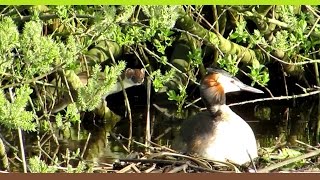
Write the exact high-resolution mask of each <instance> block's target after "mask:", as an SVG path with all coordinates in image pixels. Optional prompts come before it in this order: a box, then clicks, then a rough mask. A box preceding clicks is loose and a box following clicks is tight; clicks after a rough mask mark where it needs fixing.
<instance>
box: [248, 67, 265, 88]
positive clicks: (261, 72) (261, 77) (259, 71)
mask: <svg viewBox="0 0 320 180" xmlns="http://www.w3.org/2000/svg"><path fill="white" fill-rule="evenodd" d="M248 68H249V69H250V70H251V72H250V74H249V77H251V79H252V80H253V81H252V84H251V85H252V86H253V85H254V84H255V83H256V82H257V83H258V84H260V85H261V86H266V85H267V83H268V82H269V73H268V71H267V69H266V68H265V66H264V65H262V64H260V63H259V62H258V61H254V62H253V63H252V66H248Z"/></svg>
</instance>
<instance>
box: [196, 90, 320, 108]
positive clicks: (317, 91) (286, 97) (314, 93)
mask: <svg viewBox="0 0 320 180" xmlns="http://www.w3.org/2000/svg"><path fill="white" fill-rule="evenodd" d="M319 93H320V90H316V91H312V92H309V93H304V94H298V95H292V96H278V97H272V98H261V99H254V100H250V101H243V102H239V103H232V104H229V105H228V106H238V105H243V104H248V103H256V102H261V101H274V100H289V99H296V98H301V97H307V96H312V95H316V94H319ZM205 109H206V108H201V110H205Z"/></svg>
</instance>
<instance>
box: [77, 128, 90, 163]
mask: <svg viewBox="0 0 320 180" xmlns="http://www.w3.org/2000/svg"><path fill="white" fill-rule="evenodd" d="M90 138H91V133H89V135H88V138H87V141H86V144H85V145H84V147H83V150H82V153H81V156H80V157H81V158H83V156H84V153H85V152H86V150H87V147H88V143H89V140H90Z"/></svg>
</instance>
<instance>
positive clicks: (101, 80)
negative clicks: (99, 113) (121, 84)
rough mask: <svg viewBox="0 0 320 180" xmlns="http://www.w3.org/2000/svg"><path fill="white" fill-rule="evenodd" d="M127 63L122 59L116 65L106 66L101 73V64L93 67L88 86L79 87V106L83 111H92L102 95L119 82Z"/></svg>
mask: <svg viewBox="0 0 320 180" xmlns="http://www.w3.org/2000/svg"><path fill="white" fill-rule="evenodd" d="M125 66H126V64H125V62H124V61H120V62H119V64H117V65H114V66H111V67H109V66H106V67H105V70H104V73H103V74H101V73H100V69H101V68H100V66H99V65H96V66H94V67H93V72H92V76H91V77H90V78H89V79H88V84H87V86H83V87H80V88H79V89H78V98H77V106H78V108H79V110H81V111H92V110H93V109H95V108H96V107H97V106H98V105H99V104H100V103H101V100H102V98H101V97H102V96H103V95H104V94H106V93H107V92H108V91H109V89H110V88H111V87H112V86H113V85H114V84H115V83H116V82H117V78H118V77H119V76H120V75H121V73H122V71H123V70H124V68H125Z"/></svg>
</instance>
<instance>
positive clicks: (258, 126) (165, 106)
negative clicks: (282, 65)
mask: <svg viewBox="0 0 320 180" xmlns="http://www.w3.org/2000/svg"><path fill="white" fill-rule="evenodd" d="M139 90H141V91H143V89H139V88H138V89H137V88H135V89H133V90H128V96H129V97H130V98H129V101H130V104H131V110H132V119H133V132H132V134H133V139H134V140H135V141H136V142H140V143H142V144H144V139H145V129H146V128H145V127H146V114H147V113H146V112H147V110H146V98H145V97H144V96H136V95H134V93H135V92H137V91H139ZM142 94H143V93H142ZM119 97H120V96H119V95H116V96H110V97H108V98H107V100H108V107H110V109H111V110H113V111H114V112H115V113H117V114H119V115H120V116H122V119H121V120H120V121H119V122H118V123H117V124H116V126H115V127H110V126H109V125H108V123H99V120H96V121H92V120H90V118H88V119H87V120H84V121H83V123H82V124H81V125H80V126H79V128H80V129H78V127H73V128H71V129H69V130H68V131H64V132H61V131H59V132H58V133H55V136H56V137H57V139H58V141H59V146H57V145H56V144H55V143H54V140H53V138H52V137H50V136H49V134H50V133H48V135H47V136H40V137H42V141H43V140H44V139H46V137H47V138H48V139H49V140H48V141H47V142H46V143H44V144H43V147H42V148H43V150H44V151H46V152H47V153H48V155H49V156H51V157H55V156H58V157H59V156H61V154H65V153H66V149H69V150H70V151H75V150H76V149H77V148H80V150H81V152H83V151H84V148H85V147H86V150H85V153H84V154H83V155H84V158H85V159H87V160H89V161H93V162H103V163H112V162H113V160H114V159H117V158H124V157H126V156H127V155H128V153H127V152H126V151H125V148H123V146H126V145H127V143H128V141H127V140H126V139H116V138H118V136H117V135H119V134H121V135H122V136H123V137H128V136H129V133H128V132H129V120H128V117H127V116H128V114H127V113H126V108H125V106H124V101H123V98H122V97H120V98H119ZM248 97H250V98H248ZM227 98H228V102H227V104H230V103H234V102H241V101H245V100H248V99H256V98H259V97H258V96H256V95H248V94H233V95H230V96H228V97H227ZM164 102H167V103H162V102H161V101H159V103H158V104H157V103H155V102H154V103H153V105H152V106H151V110H150V113H151V115H150V117H151V133H152V136H151V137H152V141H153V142H155V143H157V144H159V145H163V146H167V147H170V145H171V143H172V141H173V139H174V137H175V136H176V135H177V133H178V132H179V128H180V125H181V123H182V122H183V120H184V118H186V117H189V116H191V115H192V114H195V113H197V112H198V111H199V110H198V109H197V108H194V107H188V108H185V109H184V113H183V114H182V115H180V116H178V115H177V113H176V110H177V108H176V106H175V105H174V103H168V101H164ZM196 105H198V106H200V107H203V104H202V102H201V101H200V102H198V103H197V104H196ZM231 109H232V110H233V111H235V112H236V113H237V114H238V115H240V116H241V117H242V118H243V119H245V120H246V121H247V122H248V123H249V125H250V126H251V127H252V129H253V131H254V133H255V135H256V138H257V141H258V144H259V145H260V147H270V146H274V145H275V144H276V143H277V141H279V138H280V137H281V142H286V141H287V142H292V143H293V144H294V142H295V141H294V140H299V141H303V142H305V143H308V144H311V145H316V144H317V143H318V141H319V131H318V122H319V115H318V98H317V96H312V97H308V98H300V99H296V100H285V101H265V102H259V103H249V104H245V105H239V106H232V107H231ZM110 131H111V132H112V135H115V136H111V135H110ZM2 133H4V132H2ZM89 133H91V136H90V138H88V135H89ZM14 134H15V133H12V135H11V136H9V135H7V136H6V138H7V139H8V141H10V140H11V141H10V142H11V143H12V145H15V146H16V147H19V145H18V141H17V137H16V136H15V135H14ZM8 137H11V139H10V138H8ZM24 137H25V144H26V148H25V149H26V152H27V156H28V157H31V156H33V155H38V154H39V150H38V149H37V136H36V135H35V134H27V133H26V134H25V136H24ZM88 139H89V141H88V143H87V140H88ZM143 150H144V148H143V146H141V145H139V144H137V143H132V149H131V152H132V151H133V152H135V151H138V152H139V151H140V152H141V151H143Z"/></svg>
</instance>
